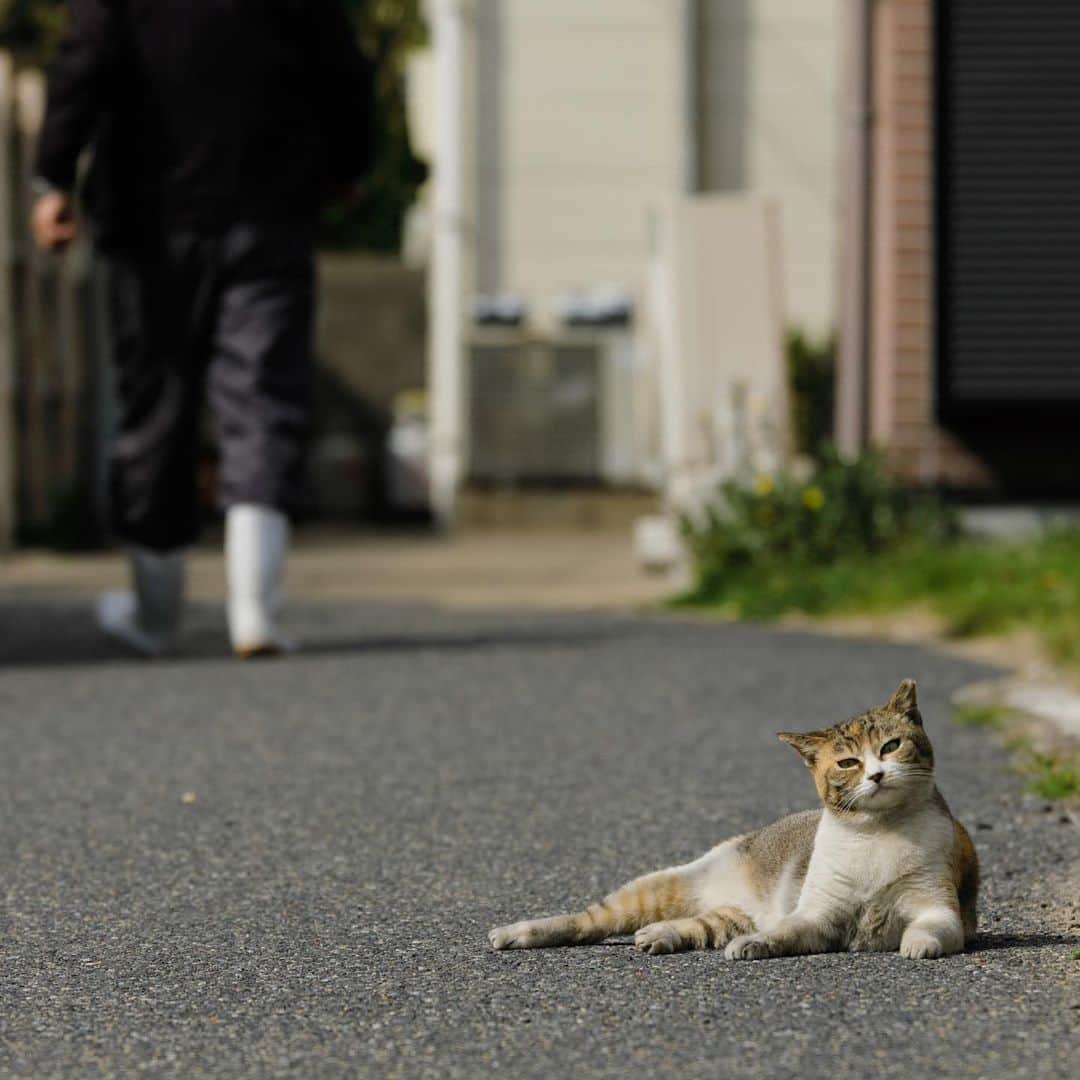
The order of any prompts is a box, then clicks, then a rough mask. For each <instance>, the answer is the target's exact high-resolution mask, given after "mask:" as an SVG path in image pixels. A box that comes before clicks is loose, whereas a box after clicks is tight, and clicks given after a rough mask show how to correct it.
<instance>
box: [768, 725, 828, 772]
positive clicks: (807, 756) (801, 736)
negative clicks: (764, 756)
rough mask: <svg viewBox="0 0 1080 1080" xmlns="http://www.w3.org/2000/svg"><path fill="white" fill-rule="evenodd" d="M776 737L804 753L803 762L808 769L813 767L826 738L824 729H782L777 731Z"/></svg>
mask: <svg viewBox="0 0 1080 1080" xmlns="http://www.w3.org/2000/svg"><path fill="white" fill-rule="evenodd" d="M776 737H777V738H778V739H779V740H780V741H781V742H784V743H787V744H788V746H793V747H795V749H796V750H798V751H799V753H800V754H802V759H803V763H804V764H805V765H806V767H807V768H808V769H809V768H813V765H814V761H815V760H816V759H817V754H818V751H819V750H820V749H821V744H822V743H823V742H825V739H826V735H825V732H823V731H807V732H798V731H780V732H777V735H776Z"/></svg>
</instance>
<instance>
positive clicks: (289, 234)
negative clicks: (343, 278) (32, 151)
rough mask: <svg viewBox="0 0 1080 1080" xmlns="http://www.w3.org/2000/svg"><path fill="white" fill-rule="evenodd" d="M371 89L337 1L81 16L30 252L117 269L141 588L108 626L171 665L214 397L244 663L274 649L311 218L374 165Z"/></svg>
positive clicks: (115, 504) (298, 456) (189, 4)
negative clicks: (79, 241) (93, 251)
mask: <svg viewBox="0 0 1080 1080" xmlns="http://www.w3.org/2000/svg"><path fill="white" fill-rule="evenodd" d="M372 112H373V87H372V73H371V69H370V66H369V65H368V64H367V62H366V61H365V60H364V59H363V58H362V56H361V54H360V53H359V51H358V49H357V46H356V42H355V36H354V33H353V31H352V28H351V26H350V25H349V22H348V20H347V18H346V16H345V14H344V12H343V10H342V8H341V5H340V3H339V0H70V3H69V24H68V28H67V31H66V33H65V36H64V37H63V40H62V42H61V44H60V47H59V52H58V55H57V58H56V61H55V63H54V66H53V68H52V71H51V72H50V78H49V98H48V108H47V112H46V117H45V123H44V128H43V131H42V134H41V140H40V144H39V148H38V157H37V162H36V176H37V180H36V185H37V188H38V197H37V200H36V202H35V205H34V208H33V221H32V226H33V230H34V235H35V238H36V241H37V243H38V244H39V245H40V246H41V247H42V248H44V249H45V250H47V251H53V252H60V251H63V250H64V249H65V248H66V247H67V246H68V245H70V244H71V242H72V241H73V240H74V239H75V237H76V233H77V228H78V226H77V222H76V216H75V211H74V196H73V192H74V190H75V188H76V183H77V176H78V172H79V163H80V158H81V157H82V155H83V152H84V151H85V150H87V149H88V148H92V149H93V162H92V166H91V168H90V171H89V176H88V178H87V181H86V184H85V191H84V196H85V198H84V202H85V207H86V213H87V218H88V220H89V222H90V224H91V226H92V231H93V235H94V240H95V243H96V245H97V247H98V249H99V251H100V252H101V253H102V254H103V255H104V256H105V257H106V259H107V263H108V270H109V273H108V277H109V289H108V291H109V317H110V323H111V330H112V339H113V352H114V362H115V366H116V371H117V379H116V383H117V392H118V397H119V422H118V430H117V432H116V435H115V440H114V443H113V446H112V450H111V454H110V462H109V487H110V498H111V516H112V525H113V528H114V530H115V532H116V533H117V535H118V536H119V537H120V538H121V539H122V540H123V541H124V542H125V543H126V544H127V545H129V550H130V556H131V569H132V581H133V590H132V591H131V592H129V593H113V594H108V595H106V596H103V597H102V598H101V600H100V601H99V604H98V618H99V621H100V622H101V624H102V626H103V627H104V628H105V629H106V630H107V631H108V632H110V633H111V634H113V635H115V636H118V637H120V638H122V639H123V640H125V641H127V642H128V643H129V644H130V645H132V646H134V647H135V648H137V649H138V650H139V651H141V652H143V653H145V654H147V655H158V654H161V653H163V652H166V651H168V649H169V648H170V647H171V646H172V645H173V643H174V642H175V640H176V636H177V633H178V630H179V628H180V621H181V616H182V612H183V607H184V549H185V548H186V547H187V546H188V545H190V544H191V543H192V542H193V541H194V540H195V539H196V536H197V534H198V530H199V519H200V509H199V500H198V491H197V486H196V466H197V455H198V441H199V420H200V414H201V409H202V402H203V397H204V393H206V394H207V396H208V397H209V401H210V406H211V412H212V415H213V419H214V423H215V429H216V434H217V439H218V444H219V449H220V454H221V474H220V475H221V481H220V501H221V504H222V507H223V508H224V510H225V514H226V532H225V536H226V539H225V547H226V569H227V573H228V592H229V597H228V605H227V608H228V621H229V631H230V637H231V640H232V645H233V648H234V650H235V652H236V653H237V654H238V655H240V656H244V657H248V656H259V655H268V654H273V653H276V652H279V651H281V649H282V648H283V647H284V646H285V642H284V639H283V638H282V636H281V633H280V631H279V628H278V624H277V617H278V612H279V609H280V604H281V591H282V582H283V574H284V563H285V558H286V554H287V548H288V539H289V516H290V515H291V514H292V513H293V512H294V511H295V510H296V508H297V505H298V502H299V491H298V489H299V488H300V486H301V469H302V460H303V450H304V442H305V435H306V431H307V427H308V413H309V398H310V378H311V360H312V355H311V354H312V336H313V317H314V264H313V240H314V230H315V224H316V219H317V215H318V213H319V210H320V208H321V206H322V205H323V204H324V202H325V201H326V200H327V199H328V197H330V196H332V195H334V194H337V193H340V192H341V191H342V190H343V189H345V188H346V187H347V185H348V184H349V183H350V182H351V181H353V180H355V179H356V178H358V177H359V176H360V175H361V174H362V173H363V172H364V171H365V170H366V169H367V167H368V166H369V164H370V161H371V157H372V153H373V126H372V119H373V116H372Z"/></svg>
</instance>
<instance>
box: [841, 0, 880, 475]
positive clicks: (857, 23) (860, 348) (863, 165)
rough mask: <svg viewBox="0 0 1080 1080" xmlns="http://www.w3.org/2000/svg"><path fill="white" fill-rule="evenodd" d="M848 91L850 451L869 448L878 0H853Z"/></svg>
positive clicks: (844, 374)
mask: <svg viewBox="0 0 1080 1080" xmlns="http://www.w3.org/2000/svg"><path fill="white" fill-rule="evenodd" d="M848 11H849V20H848V22H849V29H848V36H849V45H848V91H847V95H846V97H847V101H848V103H849V119H848V123H847V128H848V133H847V140H846V141H847V153H846V155H845V159H846V165H845V170H844V171H845V174H846V175H845V187H846V189H847V206H846V210H845V213H844V217H843V226H844V234H843V253H844V254H843V259H844V261H843V272H842V275H841V284H842V287H841V290H840V296H841V311H840V316H841V318H840V340H839V352H838V356H837V373H836V375H837V377H836V405H835V436H836V445H837V448H838V449H839V451H840V452H841V453H842V454H843V455H844V456H845V457H849V458H850V457H855V456H857V455H858V454H859V453H860V452H861V451H862V450H864V449H866V446H867V442H868V432H869V416H868V413H869V401H870V319H871V296H872V293H871V268H872V265H873V262H872V259H871V252H870V247H871V242H872V227H871V220H872V219H871V214H872V209H873V204H872V198H873V173H872V160H873V159H872V153H873V128H874V110H873V27H874V0H848Z"/></svg>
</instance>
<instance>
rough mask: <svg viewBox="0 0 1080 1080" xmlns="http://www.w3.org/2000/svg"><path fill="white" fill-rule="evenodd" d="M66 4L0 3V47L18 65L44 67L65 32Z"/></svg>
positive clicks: (48, 0) (42, 0) (51, 0)
mask: <svg viewBox="0 0 1080 1080" xmlns="http://www.w3.org/2000/svg"><path fill="white" fill-rule="evenodd" d="M65 3H66V0H0V47H2V48H5V49H10V50H11V51H12V52H14V53H15V54H16V56H17V57H18V58H19V60H20V62H22V63H26V64H43V63H46V62H47V61H48V59H49V57H51V56H52V53H53V49H54V48H55V47H56V43H57V41H58V40H59V39H60V34H61V31H62V30H63V28H64V20H65V17H66V16H65V12H64V7H65Z"/></svg>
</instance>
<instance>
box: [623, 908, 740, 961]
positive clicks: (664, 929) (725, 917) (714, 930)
mask: <svg viewBox="0 0 1080 1080" xmlns="http://www.w3.org/2000/svg"><path fill="white" fill-rule="evenodd" d="M753 931H754V920H753V919H751V918H750V916H749V915H747V914H746V912H745V911H743V910H742V909H741V908H737V907H721V908H715V909H714V910H712V911H704V912H702V913H701V914H700V915H695V916H692V917H691V918H688V919H674V920H672V921H670V922H656V923H652V924H651V925H649V926H643V927H642V928H641V929H640V930H639V931H638V932H637V934H636V935H635V937H634V944H635V945H637V947H638V948H639V949H641V950H642V952H647V953H649V954H650V955H652V956H659V955H661V954H663V953H673V952H685V951H686V950H688V949H722V948H723V947H724V946H725V945H726V944H727V943H728V942H729V941H731V940H733V939H734V938H737V937H738V936H739V935H740V934H751V933H753Z"/></svg>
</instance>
